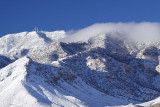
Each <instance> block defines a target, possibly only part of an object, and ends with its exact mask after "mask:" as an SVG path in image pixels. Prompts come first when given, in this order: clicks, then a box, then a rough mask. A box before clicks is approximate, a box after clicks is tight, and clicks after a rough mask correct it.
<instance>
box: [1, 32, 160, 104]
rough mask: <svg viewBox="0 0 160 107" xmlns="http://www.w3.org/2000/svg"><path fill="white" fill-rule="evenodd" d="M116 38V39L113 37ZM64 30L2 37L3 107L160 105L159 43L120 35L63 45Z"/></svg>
mask: <svg viewBox="0 0 160 107" xmlns="http://www.w3.org/2000/svg"><path fill="white" fill-rule="evenodd" d="M113 35H114V36H113ZM63 38H66V33H65V32H64V31H55V32H44V31H39V32H35V31H33V32H22V33H18V34H9V35H6V36H3V37H1V38H0V105H2V106H3V107H8V106H11V107H18V106H23V107H31V106H34V107H39V106H40V107H46V106H53V107H56V106H57V107H62V106H64V107H71V106H72V107H77V106H82V107H83V106H89V107H104V106H128V107H132V106H133V107H134V106H152V105H154V104H156V105H157V104H158V103H160V84H159V83H160V74H159V72H160V64H159V56H160V51H159V49H160V43H158V42H156V43H145V44H144V43H139V42H135V41H131V40H130V39H124V38H123V37H122V35H121V34H119V33H109V34H99V35H95V36H92V37H90V39H88V41H85V42H82V41H81V42H70V43H66V42H60V41H61V39H63Z"/></svg>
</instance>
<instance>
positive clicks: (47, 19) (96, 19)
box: [0, 0, 160, 36]
mask: <svg viewBox="0 0 160 107" xmlns="http://www.w3.org/2000/svg"><path fill="white" fill-rule="evenodd" d="M159 10H160V0H0V36H3V35H5V34H9V33H18V32H23V31H32V30H33V28H34V27H35V26H37V27H38V28H39V29H40V30H45V31H54V30H72V29H75V30H76V29H81V28H83V27H86V26H89V25H92V24H94V23H104V22H105V23H106V22H132V21H134V22H143V21H149V22H160V14H159Z"/></svg>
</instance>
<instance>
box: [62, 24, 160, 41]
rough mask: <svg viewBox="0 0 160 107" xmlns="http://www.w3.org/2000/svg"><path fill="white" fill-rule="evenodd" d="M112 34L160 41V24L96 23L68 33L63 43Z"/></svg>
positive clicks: (141, 39)
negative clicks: (116, 33) (117, 33)
mask: <svg viewBox="0 0 160 107" xmlns="http://www.w3.org/2000/svg"><path fill="white" fill-rule="evenodd" d="M112 32H119V33H123V34H124V35H125V36H127V37H129V38H131V39H133V40H140V41H151V40H152V41H160V23H157V22H141V23H135V22H130V23H96V24H93V25H91V26H88V27H86V28H83V29H80V30H77V31H72V32H68V33H67V35H68V36H67V37H66V38H65V39H64V40H63V41H66V42H76V41H86V40H88V39H89V38H90V37H92V36H95V35H98V34H104V33H105V34H107V33H112Z"/></svg>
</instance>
